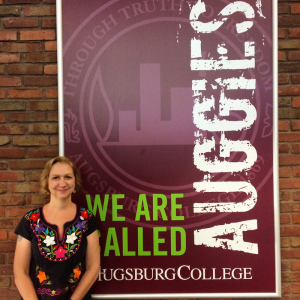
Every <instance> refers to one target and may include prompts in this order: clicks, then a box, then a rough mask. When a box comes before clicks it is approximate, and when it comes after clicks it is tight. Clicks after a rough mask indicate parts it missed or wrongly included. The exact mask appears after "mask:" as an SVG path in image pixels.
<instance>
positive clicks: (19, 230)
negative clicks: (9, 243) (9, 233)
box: [14, 217, 33, 241]
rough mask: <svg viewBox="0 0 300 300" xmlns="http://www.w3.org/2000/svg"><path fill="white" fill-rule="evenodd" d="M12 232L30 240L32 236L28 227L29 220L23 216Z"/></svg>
mask: <svg viewBox="0 0 300 300" xmlns="http://www.w3.org/2000/svg"><path fill="white" fill-rule="evenodd" d="M14 233H15V234H17V235H21V236H22V237H23V238H25V239H26V240H29V241H31V240H32V238H33V232H32V230H31V228H30V224H29V221H28V220H26V218H25V217H23V218H22V219H21V221H20V223H19V224H18V226H17V227H16V229H15V231H14Z"/></svg>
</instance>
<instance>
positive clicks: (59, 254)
mask: <svg viewBox="0 0 300 300" xmlns="http://www.w3.org/2000/svg"><path fill="white" fill-rule="evenodd" d="M66 252H68V251H67V250H66V249H64V248H63V247H62V246H60V247H59V248H58V249H57V250H56V251H54V254H55V256H56V258H64V257H65V254H66Z"/></svg>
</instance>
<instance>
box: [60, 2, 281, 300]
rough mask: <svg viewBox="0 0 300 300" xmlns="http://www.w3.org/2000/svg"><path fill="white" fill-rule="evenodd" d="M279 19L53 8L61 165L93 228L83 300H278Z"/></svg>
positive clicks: (230, 9)
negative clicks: (64, 161) (96, 263)
mask: <svg viewBox="0 0 300 300" xmlns="http://www.w3.org/2000/svg"><path fill="white" fill-rule="evenodd" d="M276 6H277V2H276V1H272V0H264V1H261V0H245V1H229V0H204V1H201V0H198V1H197V0H191V1H185V0H107V1H105V0H86V1H82V0H61V1H57V16H58V21H59V22H58V35H59V36H58V53H59V55H60V56H59V57H60V58H59V67H60V73H59V76H60V77H59V78H60V84H61V86H60V100H59V101H60V121H61V124H63V126H61V128H62V129H61V131H60V136H61V140H60V143H61V149H62V150H61V154H65V155H67V156H69V157H71V158H72V159H73V160H74V161H75V163H76V164H77V166H78V168H79V169H80V171H81V173H82V176H83V181H84V185H83V189H82V191H81V192H79V193H77V194H76V197H75V201H76V202H77V203H79V204H80V205H82V206H84V207H88V208H89V209H90V210H91V211H92V212H93V214H94V215H95V216H96V217H97V220H98V221H99V225H100V231H99V236H100V244H101V249H100V251H101V260H102V262H101V271H100V273H99V277H98V280H97V281H96V283H95V284H94V287H93V297H94V298H130V297H131V298H137V297H139V298H140V297H144V298H147V297H148V298H149V297H150V298H167V297H181V298H183V297H195V298H208V297H210V298H213V297H279V296H280V266H279V265H280V257H279V233H278V223H279V220H278V215H279V212H278V191H277V189H278V183H277V177H278V170H277V137H276V133H277V124H276V123H277V115H276V106H277V100H276V89H277V82H276V71H277V70H276V61H277V57H276V54H275V53H276V49H277V46H276V31H277V24H276ZM274 49H275V50H274Z"/></svg>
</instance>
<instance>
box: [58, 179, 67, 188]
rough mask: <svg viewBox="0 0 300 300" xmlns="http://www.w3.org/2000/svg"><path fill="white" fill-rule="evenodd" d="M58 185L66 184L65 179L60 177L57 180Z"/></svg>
mask: <svg viewBox="0 0 300 300" xmlns="http://www.w3.org/2000/svg"><path fill="white" fill-rule="evenodd" d="M59 185H60V186H64V185H66V181H65V179H64V178H61V179H60V180H59Z"/></svg>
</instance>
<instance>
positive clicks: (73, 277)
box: [69, 263, 81, 283]
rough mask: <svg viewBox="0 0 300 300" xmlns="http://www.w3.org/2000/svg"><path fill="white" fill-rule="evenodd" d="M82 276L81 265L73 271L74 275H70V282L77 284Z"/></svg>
mask: <svg viewBox="0 0 300 300" xmlns="http://www.w3.org/2000/svg"><path fill="white" fill-rule="evenodd" d="M80 275H81V263H79V264H78V265H77V266H76V268H75V269H73V273H72V274H71V275H70V279H69V282H71V283H74V282H77V281H78V279H79V277H80Z"/></svg>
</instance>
